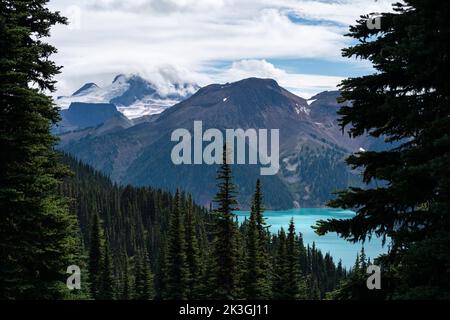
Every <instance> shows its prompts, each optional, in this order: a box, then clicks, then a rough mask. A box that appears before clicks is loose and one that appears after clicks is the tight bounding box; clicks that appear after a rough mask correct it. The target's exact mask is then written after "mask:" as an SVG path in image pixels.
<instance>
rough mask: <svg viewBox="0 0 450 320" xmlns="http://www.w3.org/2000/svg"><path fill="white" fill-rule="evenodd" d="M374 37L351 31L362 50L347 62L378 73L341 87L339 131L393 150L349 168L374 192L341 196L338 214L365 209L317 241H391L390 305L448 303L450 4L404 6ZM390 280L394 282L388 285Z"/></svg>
mask: <svg viewBox="0 0 450 320" xmlns="http://www.w3.org/2000/svg"><path fill="white" fill-rule="evenodd" d="M394 10H395V12H393V13H384V14H382V15H381V17H380V21H381V23H380V28H368V27H367V23H366V20H367V17H363V18H362V19H361V20H359V21H358V23H357V24H356V25H355V26H352V27H351V28H350V33H349V36H350V37H352V38H354V39H355V40H356V41H355V42H356V44H355V45H354V46H352V47H349V48H346V49H344V50H343V55H344V56H345V57H357V58H362V59H367V60H369V61H370V62H371V63H372V64H373V66H374V68H375V69H376V72H375V73H374V74H371V75H366V76H362V77H354V78H350V79H347V80H344V81H343V82H342V83H341V88H342V93H341V95H342V100H341V102H345V101H348V102H351V104H349V105H347V106H344V107H342V108H341V109H340V111H339V114H340V116H341V125H342V128H344V127H345V126H346V125H349V127H350V130H349V133H350V135H351V136H352V137H358V136H361V135H363V134H366V133H367V132H368V133H369V134H370V135H371V136H374V137H384V138H385V140H386V141H388V142H393V145H392V146H389V145H388V149H387V150H385V151H368V152H359V153H357V154H355V155H352V156H350V157H349V158H348V159H347V163H348V164H349V165H350V166H351V167H352V168H354V169H360V170H362V174H363V179H364V182H365V183H367V184H369V183H371V182H373V181H375V182H376V181H380V183H378V184H375V183H372V184H370V185H369V187H368V188H350V189H349V190H346V191H342V192H340V193H339V194H338V197H337V199H335V200H334V201H332V202H331V203H330V205H331V206H333V207H340V208H357V210H356V215H355V217H353V218H352V219H349V220H339V219H331V220H328V221H321V222H320V223H319V224H318V226H317V232H318V233H319V234H324V233H326V232H337V233H338V234H340V235H341V236H342V237H344V238H346V239H348V240H350V241H359V240H364V239H366V238H367V237H368V236H370V235H371V234H373V233H376V234H377V235H379V236H383V237H386V236H389V237H390V239H391V249H390V251H389V255H388V256H387V257H383V258H381V259H379V260H378V263H381V264H382V265H383V268H384V270H385V272H384V273H383V274H384V278H385V280H386V282H385V284H386V286H384V287H383V288H382V290H383V291H385V297H386V298H396V297H398V298H437V297H439V298H444V297H446V298H449V297H450V268H448V265H449V263H450V251H449V250H448V248H449V247H450V215H449V214H448V212H449V211H450V179H449V178H448V177H449V176H450V138H449V137H450V108H449V104H450V75H449V72H446V71H445V70H450V60H449V58H448V57H449V56H450V42H449V41H448V39H449V38H450V19H449V18H448V17H449V16H450V3H449V2H448V1H423V0H405V1H403V3H397V4H395V5H394ZM388 279H390V281H389V283H388Z"/></svg>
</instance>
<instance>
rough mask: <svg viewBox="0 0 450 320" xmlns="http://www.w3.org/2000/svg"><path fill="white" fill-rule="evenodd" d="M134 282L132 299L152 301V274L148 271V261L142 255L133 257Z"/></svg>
mask: <svg viewBox="0 0 450 320" xmlns="http://www.w3.org/2000/svg"><path fill="white" fill-rule="evenodd" d="M134 280H135V282H134V299H136V300H150V299H153V297H154V285H153V274H152V272H151V269H150V261H149V259H148V258H147V257H145V256H144V255H138V256H136V257H135V266H134Z"/></svg>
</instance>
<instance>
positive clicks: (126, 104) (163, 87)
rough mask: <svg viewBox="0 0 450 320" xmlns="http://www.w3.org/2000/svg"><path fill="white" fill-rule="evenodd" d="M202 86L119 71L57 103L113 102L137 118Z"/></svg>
mask: <svg viewBox="0 0 450 320" xmlns="http://www.w3.org/2000/svg"><path fill="white" fill-rule="evenodd" d="M199 88H200V87H199V86H198V85H197V84H195V83H189V82H182V81H179V80H178V79H173V78H167V79H164V81H157V82H156V83H155V82H152V81H148V80H146V79H144V78H142V77H141V76H139V75H136V74H132V75H124V74H119V75H117V76H116V77H115V78H114V80H113V81H112V83H110V84H108V85H106V86H104V87H100V86H98V85H97V84H95V83H86V84H85V85H83V86H82V87H81V88H80V89H78V90H77V91H75V92H74V93H73V94H72V95H71V96H61V97H58V98H57V99H56V101H55V102H56V104H57V105H58V106H59V107H60V108H61V109H63V110H64V109H67V108H69V106H70V104H71V103H72V102H84V103H113V104H115V105H116V106H117V109H118V110H119V111H120V112H122V113H123V114H124V115H125V116H126V117H127V118H129V119H134V118H138V117H142V116H145V115H151V114H158V113H161V112H162V111H164V110H165V109H167V108H168V107H171V106H173V105H174V104H176V103H178V102H180V101H182V100H184V99H187V98H188V97H190V96H191V95H192V94H194V93H195V92H196V91H197V90H198V89H199Z"/></svg>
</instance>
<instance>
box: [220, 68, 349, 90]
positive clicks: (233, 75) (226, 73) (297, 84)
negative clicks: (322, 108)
mask: <svg viewBox="0 0 450 320" xmlns="http://www.w3.org/2000/svg"><path fill="white" fill-rule="evenodd" d="M250 77H258V78H271V79H275V80H276V81H277V82H278V84H279V85H280V86H282V87H284V88H286V89H289V90H290V91H292V92H293V93H295V94H297V95H299V96H301V97H304V98H309V97H311V96H313V95H314V94H316V93H318V92H321V91H325V90H336V89H337V87H336V86H337V85H338V84H339V83H340V82H341V81H342V80H343V78H342V77H332V76H322V75H314V74H300V73H288V72H286V71H285V70H283V69H280V68H277V67H275V66H274V65H273V64H271V63H269V62H267V61H266V60H241V61H236V62H233V64H232V65H231V67H230V68H228V69H225V70H220V71H216V72H215V73H213V75H212V77H211V80H212V81H214V82H221V83H224V82H233V81H237V80H241V79H244V78H250Z"/></svg>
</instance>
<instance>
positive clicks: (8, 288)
mask: <svg viewBox="0 0 450 320" xmlns="http://www.w3.org/2000/svg"><path fill="white" fill-rule="evenodd" d="M47 2H48V1H46V0H30V1H15V0H14V1H2V2H1V3H0V101H1V102H0V150H1V153H2V156H1V157H0V167H1V174H0V212H1V214H2V218H1V219H0V261H1V268H0V299H36V298H41V299H42V298H45V299H51V298H64V297H66V296H67V294H68V293H69V291H68V289H67V287H66V278H67V274H66V273H65V272H66V269H67V267H68V266H70V265H78V264H80V262H79V261H76V260H77V259H73V255H71V254H73V253H74V252H76V251H77V250H78V249H77V248H76V247H75V244H76V241H73V239H74V237H76V226H75V224H74V219H73V218H72V217H70V216H69V214H68V212H67V208H66V205H65V203H64V201H63V200H62V199H61V197H59V196H57V195H56V192H55V187H56V186H57V184H58V183H59V182H60V179H61V177H62V176H63V175H65V174H66V169H65V168H64V167H63V166H62V165H61V164H60V163H59V161H58V157H57V155H56V153H55V151H54V150H53V146H54V144H55V143H56V138H55V137H53V136H52V135H51V134H50V127H51V126H52V125H54V124H55V123H56V122H57V121H58V120H59V114H58V109H57V108H56V107H55V106H54V104H53V102H52V99H51V97H49V96H47V95H46V93H48V92H53V91H54V90H55V87H54V84H55V81H54V80H53V77H54V76H55V75H56V74H58V73H59V70H60V67H58V66H56V65H55V63H54V62H53V61H52V60H51V59H50V56H51V55H52V54H53V53H55V52H56V49H55V48H54V47H53V46H51V45H49V44H48V43H45V41H44V40H43V39H44V38H45V37H48V36H49V35H50V28H51V27H52V26H53V25H55V24H59V23H65V22H66V19H65V18H63V17H61V16H60V15H59V13H55V12H52V11H50V10H49V9H48V8H47V7H46V5H47ZM74 260H75V261H74Z"/></svg>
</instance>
